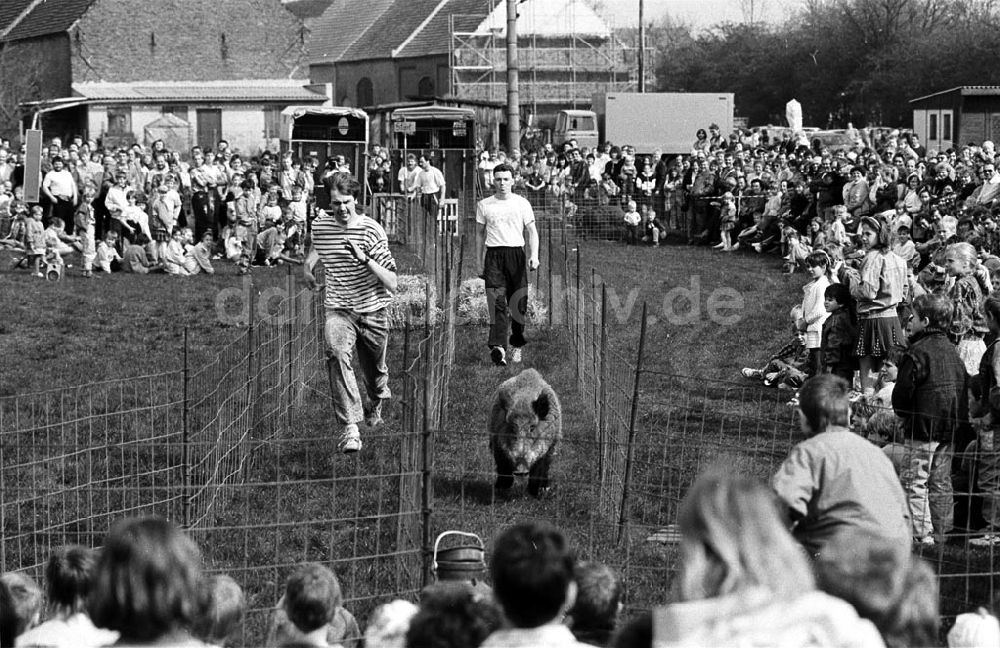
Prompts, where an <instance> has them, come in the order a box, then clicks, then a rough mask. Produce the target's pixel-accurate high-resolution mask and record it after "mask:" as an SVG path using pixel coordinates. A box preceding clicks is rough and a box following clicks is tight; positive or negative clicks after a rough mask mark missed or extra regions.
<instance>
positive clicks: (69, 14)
mask: <svg viewBox="0 0 1000 648" xmlns="http://www.w3.org/2000/svg"><path fill="white" fill-rule="evenodd" d="M2 1H3V2H7V1H8V0H2ZM94 2H95V0H41V1H40V2H39V3H38V4H37V5H36V6H35V7H33V8H32V10H31V12H30V13H29V14H28V15H27V16H25V18H24V20H22V21H21V22H19V23H18V24H17V25H15V26H14V28H13V29H11V30H10V32H9V33H8V34H7V35H6V36H4V38H3V40H4V41H17V40H24V39H26V38H38V37H39V36H47V35H49V34H61V33H63V32H65V31H66V30H68V29H69V28H70V27H72V26H73V23H75V22H76V21H77V20H79V19H80V17H81V16H83V14H85V13H87V9H90V5H92V4H93V3H94Z"/></svg>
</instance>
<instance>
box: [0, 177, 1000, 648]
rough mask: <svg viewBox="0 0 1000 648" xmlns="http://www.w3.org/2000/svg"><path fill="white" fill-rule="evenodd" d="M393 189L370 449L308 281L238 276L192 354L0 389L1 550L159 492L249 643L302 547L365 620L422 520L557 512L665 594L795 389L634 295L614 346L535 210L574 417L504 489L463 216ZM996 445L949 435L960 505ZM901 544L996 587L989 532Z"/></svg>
mask: <svg viewBox="0 0 1000 648" xmlns="http://www.w3.org/2000/svg"><path fill="white" fill-rule="evenodd" d="M400 200H403V201H405V198H401V197H392V196H387V197H385V198H384V200H383V203H384V204H386V205H388V204H395V205H397V207H398V210H397V211H394V212H393V213H394V214H395V215H394V216H393V218H395V219H396V222H395V224H394V225H392V226H390V225H389V221H388V220H387V219H388V218H389V217H388V216H384V214H385V212H379V211H378V210H379V209H383V208H384V209H388V207H379V202H378V199H377V200H376V202H375V210H376V214H378V213H382V214H383V217H382V218H383V222H384V223H386V224H387V226H386V229H387V232H389V233H390V236H397V237H398V238H397V240H399V241H400V244H401V245H402V247H401V248H400V250H401V252H403V253H405V254H408V255H410V256H411V259H410V261H411V263H410V267H412V268H413V270H414V271H415V272H416V273H417V276H418V281H419V282H420V283H421V284H422V292H421V293H420V298H419V299H420V301H421V302H422V307H421V308H415V309H409V310H406V311H405V312H404V316H403V317H401V318H400V320H399V326H398V329H397V330H398V332H399V335H398V336H397V340H401V344H397V345H396V346H395V347H394V350H393V353H394V355H393V356H391V365H392V367H393V370H392V373H393V375H394V376H395V375H398V376H399V382H398V387H397V386H394V389H397V388H398V393H397V394H396V395H395V397H396V399H397V400H398V401H399V402H400V403H401V411H400V415H399V418H398V422H393V424H392V425H391V426H390V428H389V429H390V430H391V431H388V432H384V433H377V434H373V435H372V436H370V437H366V440H365V443H366V446H368V445H371V446H373V447H377V448H378V451H377V452H364V453H362V454H361V455H360V456H359V458H358V460H356V461H350V462H347V461H343V460H341V458H340V457H339V456H338V455H337V454H336V453H335V449H334V445H335V431H334V430H332V429H330V426H331V423H330V421H329V420H328V418H327V411H328V406H327V402H326V401H327V399H328V398H329V395H328V389H327V387H326V384H325V383H326V376H325V369H326V368H325V358H324V355H323V350H322V349H323V346H322V328H323V326H322V325H323V322H324V314H323V310H322V304H321V303H320V301H319V300H318V299H317V296H316V294H315V293H313V292H311V291H308V290H304V289H302V288H300V287H299V286H298V285H297V284H296V283H295V281H294V279H293V278H292V277H291V275H289V277H288V279H287V281H286V284H285V287H284V289H283V290H281V289H274V290H275V292H268V291H266V290H265V291H258V290H256V289H254V288H253V287H252V286H251V289H250V290H248V294H249V295H250V296H251V297H250V301H249V303H248V304H246V310H245V313H246V316H245V321H244V323H243V324H242V328H238V329H235V330H236V331H238V332H237V333H236V334H235V335H233V336H232V338H231V339H230V341H229V342H228V343H227V344H225V345H224V346H222V347H220V348H218V349H217V350H216V351H217V355H216V356H215V357H214V358H213V359H211V360H210V361H208V362H203V361H201V360H200V359H199V360H198V361H195V359H193V358H189V357H187V350H188V349H189V347H190V345H189V344H188V341H187V340H186V341H185V345H184V349H183V351H184V353H185V358H184V362H183V369H182V370H180V371H173V372H166V373H162V374H156V375H149V376H143V377H138V378H128V379H124V380H115V381H108V382H103V383H96V384H90V385H83V386H76V387H70V388H63V389H55V390H50V391H46V392H41V393H36V394H25V395H19V396H13V397H4V398H0V492H2V493H3V501H2V503H0V529H2V536H0V561H2V564H3V568H4V569H5V570H6V569H15V568H16V569H23V570H28V571H30V572H32V573H34V574H35V575H38V574H39V573H40V568H41V565H42V564H43V563H44V561H45V560H46V558H47V556H48V554H49V553H50V551H51V549H52V548H53V547H55V546H57V545H61V544H66V543H80V544H84V545H89V546H98V545H99V544H100V543H101V541H102V539H103V537H104V535H105V534H106V532H107V529H108V527H109V525H110V524H111V523H112V522H114V521H115V520H117V519H119V518H121V517H125V516H132V515H146V514H156V515H162V516H165V517H168V518H170V519H173V520H176V521H178V522H180V523H182V524H185V525H186V526H187V528H188V529H189V531H190V533H191V534H192V535H193V536H194V537H195V539H196V540H197V541H198V542H199V544H200V545H201V547H202V548H203V550H204V553H205V558H206V562H207V564H208V566H209V568H210V569H213V570H218V571H225V572H227V573H230V574H232V575H234V577H236V578H237V580H238V581H239V582H241V584H242V585H243V586H244V588H245V590H246V592H247V595H248V601H249V604H250V614H249V616H248V620H247V623H246V627H245V628H244V643H245V644H246V645H260V643H261V642H262V641H263V637H264V635H265V632H266V626H267V622H268V616H269V613H270V611H271V610H272V609H273V606H274V604H275V602H276V601H277V600H278V598H279V597H280V595H281V591H282V584H283V583H284V581H285V578H286V577H287V576H288V574H289V573H290V572H291V571H292V569H293V568H294V566H295V565H296V564H298V563H300V562H302V561H307V560H308V561H319V562H324V563H327V564H331V565H333V566H334V567H335V568H336V569H337V572H338V574H339V575H340V577H341V580H342V581H343V584H344V590H345V593H346V595H347V600H348V607H349V608H350V609H351V610H352V611H353V612H354V613H355V614H356V615H358V616H359V617H360V618H362V619H363V618H364V617H365V616H366V615H367V613H368V612H369V611H370V610H371V609H372V608H373V607H374V606H375V605H376V604H378V603H380V602H383V601H385V600H386V599H388V598H394V597H404V598H411V599H412V598H415V596H416V594H417V592H418V591H419V590H420V588H421V587H422V586H423V584H425V583H426V582H427V580H428V578H429V577H430V574H429V573H428V569H429V565H430V553H431V548H432V546H433V542H432V539H433V538H434V536H435V535H436V534H437V533H440V532H442V531H445V530H450V529H452V528H455V527H456V526H457V527H459V528H463V529H475V530H477V532H479V533H480V534H481V535H482V536H483V538H484V539H485V540H486V541H487V547H488V546H489V540H490V539H491V538H492V537H493V536H494V535H495V534H496V533H497V532H498V531H499V530H501V529H502V528H503V527H504V526H507V525H508V524H510V523H512V522H514V521H515V520H518V519H523V518H525V517H533V518H544V519H549V520H551V521H553V522H554V523H556V524H558V525H559V526H560V527H562V528H563V529H564V530H565V531H566V533H567V535H568V536H569V537H570V538H571V539H572V540H573V542H574V544H575V545H576V546H577V547H578V548H579V549H580V555H581V557H584V558H590V559H595V560H601V561H602V562H606V563H608V564H610V565H612V566H615V567H617V568H618V569H619V570H620V571H621V573H622V574H623V576H624V578H625V581H626V583H627V587H628V604H629V607H630V608H631V609H640V608H647V607H650V606H652V605H655V604H657V603H660V602H662V601H663V600H664V599H665V597H666V596H667V592H668V588H669V583H670V580H671V578H672V577H673V575H674V574H675V572H676V568H677V561H678V540H679V534H678V529H677V526H676V523H677V513H678V507H679V503H680V501H681V500H682V499H683V497H684V494H685V493H686V492H687V489H688V487H689V486H690V484H691V483H692V482H693V480H694V478H695V477H696V476H697V475H698V474H699V473H700V472H701V471H703V470H704V469H705V468H707V467H708V466H711V465H713V464H719V463H722V464H724V465H725V466H727V468H728V469H729V470H732V471H736V472H739V473H740V474H746V475H752V476H755V477H758V478H762V479H767V478H768V477H770V475H772V474H773V473H774V471H775V470H776V468H777V466H778V465H779V464H780V462H781V461H782V460H783V459H784V457H785V456H786V455H787V453H788V451H789V449H790V448H791V447H792V446H793V445H794V444H795V443H796V442H797V441H799V440H801V439H802V438H803V437H802V436H801V435H799V434H798V432H797V430H798V417H797V413H796V411H795V409H794V408H793V407H789V406H788V404H787V403H786V401H787V400H788V397H789V396H791V393H789V392H781V391H778V390H769V389H764V388H762V387H760V386H758V385H755V384H752V383H749V382H747V383H741V384H733V383H726V382H722V381H710V380H705V379H701V378H697V377H686V376H679V375H671V374H666V373H661V372H656V371H650V370H648V369H645V368H644V365H643V358H644V355H645V354H646V353H647V352H648V351H647V349H646V348H645V339H646V332H645V322H646V317H645V312H643V315H642V320H641V322H642V327H641V331H640V335H639V342H638V346H637V348H636V349H635V352H634V355H632V353H631V352H620V351H616V350H614V349H612V348H611V344H610V343H609V340H610V339H611V338H612V336H614V335H615V333H616V328H615V327H616V326H617V324H618V323H617V320H616V317H617V311H616V308H614V307H612V304H611V303H610V301H609V296H608V293H607V290H605V288H604V286H603V285H602V282H601V280H600V277H599V275H598V274H597V273H596V272H595V271H593V270H591V269H588V268H585V267H584V262H583V259H582V254H581V246H580V242H581V240H582V238H583V236H584V232H581V228H577V227H570V226H569V225H570V224H571V223H568V222H567V220H566V214H565V213H562V214H560V213H559V212H556V213H552V212H549V211H541V212H540V213H539V214H538V231H539V242H540V245H539V253H540V256H541V258H542V271H541V272H538V273H536V274H535V275H534V276H532V278H531V281H532V286H533V289H534V290H535V294H536V297H537V302H538V303H539V304H540V305H541V308H540V310H539V313H540V315H539V317H540V320H541V321H536V322H535V323H536V324H543V323H547V324H549V325H551V327H552V331H553V334H554V335H559V336H561V337H560V341H563V340H564V341H565V345H566V347H567V348H568V351H569V355H570V356H571V363H572V365H573V370H572V376H573V379H574V382H575V387H576V389H577V390H578V392H579V393H580V394H581V395H582V396H583V398H582V399H581V401H582V402H583V403H584V406H585V409H586V417H587V418H588V419H589V420H590V421H592V427H591V428H589V429H588V431H587V433H586V434H584V435H582V436H576V437H573V438H567V439H565V440H564V441H563V442H562V445H563V449H562V451H561V454H560V459H559V463H558V464H557V468H556V471H555V477H556V484H557V487H556V489H555V490H554V491H553V493H552V494H551V495H550V496H547V497H545V498H542V499H539V500H535V499H533V498H530V497H529V496H528V495H527V494H525V493H524V490H523V487H516V488H515V489H514V490H513V492H512V493H511V494H510V495H508V496H505V497H498V496H497V495H496V493H495V491H494V489H493V485H492V484H493V479H494V477H495V469H494V466H493V465H492V460H491V458H490V455H489V453H488V452H487V451H486V447H485V446H486V441H485V438H484V435H483V433H482V431H471V430H465V429H456V427H455V426H453V425H452V424H451V423H450V421H449V410H450V407H449V405H450V404H451V403H450V402H449V392H450V391H451V379H452V373H453V368H454V364H455V349H456V344H457V342H456V339H457V336H456V327H457V326H459V325H460V324H462V323H463V322H466V321H468V318H467V314H464V313H463V312H462V311H461V304H460V297H461V295H462V290H463V279H464V280H466V281H468V280H469V279H470V278H471V277H474V276H475V275H476V274H477V273H478V271H479V267H478V264H479V260H478V259H476V258H474V253H475V243H474V238H475V223H474V219H473V218H472V216H471V215H470V214H468V213H466V212H458V213H457V217H456V220H455V221H454V222H455V227H454V231H452V229H451V228H450V227H449V226H448V225H447V223H448V221H437V220H435V219H433V218H431V217H429V216H428V214H426V213H425V212H423V211H421V210H420V208H419V207H416V206H412V205H408V204H406V203H405V202H400ZM393 209H396V208H393ZM442 222H443V223H444V225H442ZM615 227H616V229H617V231H619V232H621V228H620V227H619V225H618V224H616V225H615ZM608 231H609V232H610V231H611V230H608ZM392 232H395V234H393V233H392ZM414 232H419V234H414ZM400 347H401V348H400ZM397 368H398V371H397ZM326 431H329V433H326ZM994 458H995V453H993V451H992V446H991V445H990V446H986V445H979V446H976V447H975V448H973V450H972V454H969V451H966V452H964V453H960V456H957V457H956V458H955V461H956V463H957V464H958V465H959V466H972V467H973V468H971V469H966V470H967V472H968V470H972V469H974V468H975V466H979V473H978V474H979V476H978V477H977V476H975V475H973V476H970V477H969V478H968V480H967V481H966V482H964V483H958V482H956V484H955V488H954V490H955V493H956V495H955V496H954V497H955V501H956V502H957V504H958V507H957V508H958V509H961V508H962V507H963V506H964V507H965V508H966V509H973V508H974V507H975V506H979V507H980V508H981V507H982V506H983V505H984V502H987V503H988V502H989V501H990V500H989V498H990V497H993V494H992V492H991V491H990V488H991V487H990V486H989V485H988V484H987V483H986V482H987V481H988V480H985V481H984V480H983V479H980V477H981V476H982V472H983V469H984V468H986V469H989V468H990V467H991V466H992V465H994V464H995V463H996V462H995V461H994V462H993V463H991V461H992V460H993V459H994ZM977 480H978V481H977ZM993 490H1000V489H997V488H995V489H993ZM963 502H964V504H963ZM977 502H978V504H977ZM968 515H971V514H968ZM968 515H967V516H968ZM971 533H972V532H971V531H970V532H969V534H971ZM966 537H968V535H967V536H966ZM918 550H919V551H920V552H921V553H922V555H923V556H924V557H925V558H927V559H928V560H929V561H930V562H931V564H932V565H933V566H934V567H935V570H936V571H937V573H938V575H939V577H940V582H941V594H942V611H943V613H944V614H946V615H953V614H955V613H957V612H962V611H966V610H968V609H972V608H974V607H975V605H978V604H981V603H985V602H988V601H989V600H991V599H992V597H993V595H994V593H995V588H996V583H997V580H996V576H997V573H998V572H997V569H996V567H995V565H996V557H997V556H996V554H997V553H998V550H997V548H995V547H993V546H986V547H983V548H980V549H972V550H970V549H969V548H968V547H967V546H965V545H964V544H963V543H961V542H955V543H949V544H939V545H934V546H930V545H928V546H919V547H918Z"/></svg>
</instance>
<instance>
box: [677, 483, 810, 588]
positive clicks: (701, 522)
mask: <svg viewBox="0 0 1000 648" xmlns="http://www.w3.org/2000/svg"><path fill="white" fill-rule="evenodd" d="M677 521H678V525H679V526H680V531H681V568H680V571H681V574H680V578H679V579H678V588H679V591H678V594H679V597H680V599H681V600H683V601H693V600H702V599H709V598H715V597H718V596H724V595H727V594H732V593H736V592H740V591H743V590H745V589H747V588H751V587H754V588H763V589H765V590H767V591H768V592H770V593H771V594H772V595H773V596H774V597H775V598H778V599H792V598H795V597H796V596H798V595H799V594H802V593H805V592H809V591H812V590H813V589H815V587H814V581H813V576H812V572H811V569H810V567H809V564H808V562H807V561H806V558H805V556H804V554H803V553H802V550H801V549H800V547H799V546H798V544H797V543H796V542H795V540H794V539H793V538H792V536H791V534H790V533H789V532H788V530H787V527H786V525H785V523H784V521H783V520H782V518H781V516H780V515H779V512H778V506H777V503H776V499H775V495H774V493H773V492H772V491H771V489H770V488H768V487H767V486H766V485H764V484H763V483H760V482H758V481H756V480H753V479H748V478H745V477H737V476H733V475H732V474H730V473H728V472H724V471H723V470H721V469H716V470H713V471H710V472H708V473H706V474H704V475H702V476H701V477H699V478H698V479H697V480H696V481H695V483H694V484H693V485H692V486H691V489H690V490H689V491H688V493H687V495H686V496H685V497H684V501H683V502H682V503H681V508H680V514H679V516H678V520H677Z"/></svg>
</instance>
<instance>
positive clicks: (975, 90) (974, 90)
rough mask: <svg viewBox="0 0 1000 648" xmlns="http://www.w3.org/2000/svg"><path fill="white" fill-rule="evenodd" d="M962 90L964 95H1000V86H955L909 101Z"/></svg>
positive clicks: (911, 101) (911, 100)
mask: <svg viewBox="0 0 1000 648" xmlns="http://www.w3.org/2000/svg"><path fill="white" fill-rule="evenodd" d="M956 90H960V91H961V94H962V96H963V97H969V96H976V95H987V96H992V95H1000V86H982V85H977V86H955V87H954V88H948V89H947V90H941V91H939V92H933V93H931V94H929V95H924V96H922V97H917V98H916V99H910V102H909V103H913V102H915V101H923V100H924V99H930V98H931V97H940V96H941V95H945V94H950V93H952V92H955V91H956Z"/></svg>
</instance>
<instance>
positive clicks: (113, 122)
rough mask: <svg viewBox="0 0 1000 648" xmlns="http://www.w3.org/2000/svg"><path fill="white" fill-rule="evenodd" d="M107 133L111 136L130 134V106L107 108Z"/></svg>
mask: <svg viewBox="0 0 1000 648" xmlns="http://www.w3.org/2000/svg"><path fill="white" fill-rule="evenodd" d="M108 133H109V134H111V135H131V134H132V108H131V107H130V106H115V107H114V108H108Z"/></svg>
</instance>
